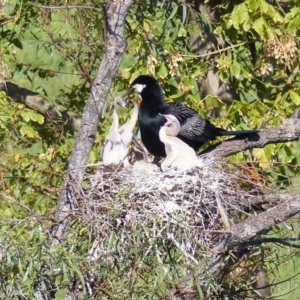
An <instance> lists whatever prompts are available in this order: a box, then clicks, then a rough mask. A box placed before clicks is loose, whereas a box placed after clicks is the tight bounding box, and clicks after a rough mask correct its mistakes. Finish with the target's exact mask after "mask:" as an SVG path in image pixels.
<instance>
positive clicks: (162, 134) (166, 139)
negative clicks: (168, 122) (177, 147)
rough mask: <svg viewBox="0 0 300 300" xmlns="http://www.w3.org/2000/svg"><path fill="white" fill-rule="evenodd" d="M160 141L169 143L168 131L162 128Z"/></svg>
mask: <svg viewBox="0 0 300 300" xmlns="http://www.w3.org/2000/svg"><path fill="white" fill-rule="evenodd" d="M159 139H160V140H161V142H163V143H164V144H165V143H166V142H167V141H168V136H167V133H166V129H165V128H164V127H162V128H161V129H160V130H159Z"/></svg>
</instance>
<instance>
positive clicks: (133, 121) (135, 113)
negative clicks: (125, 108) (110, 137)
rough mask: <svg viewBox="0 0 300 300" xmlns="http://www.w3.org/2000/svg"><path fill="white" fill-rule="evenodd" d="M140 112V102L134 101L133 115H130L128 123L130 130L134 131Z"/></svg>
mask: <svg viewBox="0 0 300 300" xmlns="http://www.w3.org/2000/svg"><path fill="white" fill-rule="evenodd" d="M138 113H139V107H138V104H137V103H136V102H134V107H133V112H132V115H131V117H130V120H129V121H128V122H127V124H126V125H127V128H128V130H129V131H133V129H134V127H135V124H136V121H137V118H138Z"/></svg>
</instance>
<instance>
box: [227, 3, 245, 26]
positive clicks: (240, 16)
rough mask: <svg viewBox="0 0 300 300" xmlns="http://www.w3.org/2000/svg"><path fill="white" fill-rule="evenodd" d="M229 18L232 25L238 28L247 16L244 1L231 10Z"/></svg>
mask: <svg viewBox="0 0 300 300" xmlns="http://www.w3.org/2000/svg"><path fill="white" fill-rule="evenodd" d="M231 18H232V25H233V27H234V28H236V29H238V28H239V25H240V24H242V23H244V22H245V20H246V19H247V18H249V15H248V9H247V6H246V3H241V4H239V5H236V6H235V8H234V9H233V11H232V14H231Z"/></svg>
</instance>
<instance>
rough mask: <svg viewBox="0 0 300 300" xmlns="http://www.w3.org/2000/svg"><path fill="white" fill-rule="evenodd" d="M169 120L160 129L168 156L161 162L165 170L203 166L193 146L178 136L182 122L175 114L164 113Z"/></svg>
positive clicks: (160, 136)
mask: <svg viewBox="0 0 300 300" xmlns="http://www.w3.org/2000/svg"><path fill="white" fill-rule="evenodd" d="M164 117H165V118H166V120H167V122H166V123H165V124H164V126H162V127H161V129H160V130H159V138H160V140H161V142H163V143H164V144H165V150H166V154H167V157H166V158H165V160H164V161H163V162H162V164H161V169H162V171H163V172H165V171H167V170H169V169H173V168H176V169H178V170H191V169H193V168H196V167H198V168H202V167H203V166H204V165H203V163H202V161H201V160H199V159H198V157H197V155H196V152H195V150H194V149H193V148H191V147H190V146H189V145H187V144H186V143H185V142H183V141H182V140H180V139H179V138H177V137H176V136H177V135H178V133H179V132H180V123H179V121H178V119H177V118H176V117H175V116H174V115H164Z"/></svg>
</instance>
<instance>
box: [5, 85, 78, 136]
mask: <svg viewBox="0 0 300 300" xmlns="http://www.w3.org/2000/svg"><path fill="white" fill-rule="evenodd" d="M0 91H3V92H5V93H6V95H7V96H8V97H10V98H12V99H13V100H14V101H15V102H18V103H23V104H25V105H26V106H28V107H30V108H31V109H33V110H36V111H38V112H40V113H41V114H43V115H47V116H49V117H52V118H62V120H63V121H64V122H66V123H67V124H68V125H69V126H71V128H73V129H74V130H75V131H78V130H79V128H80V125H81V118H80V116H79V115H78V114H76V113H74V112H72V111H69V110H67V109H66V108H65V107H63V106H62V105H58V106H54V105H52V104H51V103H50V102H49V101H48V100H47V99H45V98H43V97H42V96H40V95H39V94H38V93H35V92H33V91H30V90H28V89H26V88H23V87H20V86H18V85H17V84H15V83H13V82H10V81H2V82H0ZM56 109H58V111H59V112H58V111H57V110H56ZM60 114H61V115H60Z"/></svg>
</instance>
